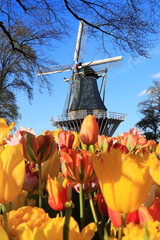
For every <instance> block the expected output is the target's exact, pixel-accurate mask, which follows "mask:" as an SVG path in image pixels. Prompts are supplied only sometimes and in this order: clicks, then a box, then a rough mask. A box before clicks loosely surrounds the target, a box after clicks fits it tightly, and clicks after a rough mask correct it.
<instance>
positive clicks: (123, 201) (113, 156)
mask: <svg viewBox="0 0 160 240" xmlns="http://www.w3.org/2000/svg"><path fill="white" fill-rule="evenodd" d="M91 159H92V160H93V166H94V170H95V173H96V175H97V177H98V180H99V184H100V188H101V191H102V194H103V197H104V199H105V201H106V204H107V205H108V207H109V208H111V209H112V210H114V211H117V212H120V213H128V212H134V211H135V210H137V209H138V207H139V206H140V205H141V204H142V203H143V202H144V201H145V200H146V198H147V196H148V193H149V192H150V190H151V187H152V184H153V180H152V177H151V176H150V172H149V168H150V166H149V164H150V161H152V162H154V163H155V162H157V158H156V156H155V155H154V154H151V153H146V154H144V155H142V156H141V155H134V154H130V153H128V154H124V153H122V152H121V151H120V150H119V149H112V151H111V152H110V153H108V152H105V153H102V154H101V155H99V156H96V155H92V157H91Z"/></svg>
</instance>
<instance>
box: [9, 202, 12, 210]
mask: <svg viewBox="0 0 160 240" xmlns="http://www.w3.org/2000/svg"><path fill="white" fill-rule="evenodd" d="M10 211H12V202H9V212H10Z"/></svg>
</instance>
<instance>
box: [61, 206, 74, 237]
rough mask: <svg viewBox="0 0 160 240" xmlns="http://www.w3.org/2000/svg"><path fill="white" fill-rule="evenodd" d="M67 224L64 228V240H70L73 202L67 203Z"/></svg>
mask: <svg viewBox="0 0 160 240" xmlns="http://www.w3.org/2000/svg"><path fill="white" fill-rule="evenodd" d="M65 206H66V212H65V222H64V227H63V240H69V222H70V217H71V214H72V207H73V203H72V202H66V204H65Z"/></svg>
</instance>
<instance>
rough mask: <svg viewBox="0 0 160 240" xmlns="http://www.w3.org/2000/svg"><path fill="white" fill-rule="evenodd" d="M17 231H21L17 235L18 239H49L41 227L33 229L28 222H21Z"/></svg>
mask: <svg viewBox="0 0 160 240" xmlns="http://www.w3.org/2000/svg"><path fill="white" fill-rule="evenodd" d="M17 231H19V234H18V236H17V237H16V240H27V239H28V240H47V238H46V237H45V235H44V232H43V231H42V230H41V229H40V228H38V227H35V228H34V229H33V230H31V229H30V228H29V226H28V224H27V223H26V222H25V223H21V224H20V225H19V226H18V227H17Z"/></svg>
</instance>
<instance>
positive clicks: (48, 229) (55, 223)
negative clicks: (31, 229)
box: [41, 216, 97, 240]
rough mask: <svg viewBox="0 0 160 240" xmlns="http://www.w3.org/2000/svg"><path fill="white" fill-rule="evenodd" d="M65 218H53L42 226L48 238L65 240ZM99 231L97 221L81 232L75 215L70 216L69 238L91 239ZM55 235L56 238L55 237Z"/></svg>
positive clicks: (71, 239)
mask: <svg viewBox="0 0 160 240" xmlns="http://www.w3.org/2000/svg"><path fill="white" fill-rule="evenodd" d="M64 221H65V218H64V217H63V218H60V217H58V216H57V217H56V218H52V219H50V220H49V221H48V222H46V223H44V224H43V225H42V226H41V229H44V234H45V236H46V238H47V240H53V239H57V240H63V225H64ZM96 231H97V227H96V224H95V223H90V224H88V225H87V226H86V227H84V228H83V229H82V231H81V232H80V230H79V226H78V223H77V222H76V221H75V220H74V218H73V217H71V218H70V223H69V240H82V239H83V240H91V239H92V238H93V236H94V234H95V232H96ZM53 236H54V238H53Z"/></svg>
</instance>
